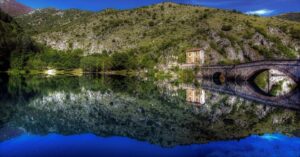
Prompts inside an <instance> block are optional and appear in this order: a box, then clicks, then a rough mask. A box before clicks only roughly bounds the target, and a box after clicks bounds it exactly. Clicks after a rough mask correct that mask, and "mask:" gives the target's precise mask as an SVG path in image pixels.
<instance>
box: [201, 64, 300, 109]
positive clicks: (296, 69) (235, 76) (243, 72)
mask: <svg viewBox="0 0 300 157" xmlns="http://www.w3.org/2000/svg"><path fill="white" fill-rule="evenodd" d="M200 69H201V70H200V71H199V73H198V77H199V78H203V80H202V87H203V88H204V89H207V90H211V91H216V92H222V93H227V94H231V95H236V96H239V97H242V98H245V99H249V100H252V101H256V102H260V103H263V104H269V105H275V106H283V107H289V108H295V109H300V91H299V83H300V61H299V60H298V61H297V60H289V61H288V60H285V61H257V62H252V63H245V64H239V65H232V66H202V67H201V68H200ZM270 69H274V70H278V71H280V72H282V73H284V74H285V75H287V76H289V77H290V78H292V79H293V80H294V81H295V82H296V83H297V87H296V89H295V90H294V91H293V92H291V93H289V94H287V95H284V96H278V97H272V96H269V95H266V94H264V93H262V92H260V91H259V90H257V88H256V87H255V86H253V84H252V83H251V79H252V78H254V77H255V76H257V75H258V74H259V73H261V72H262V71H265V70H270ZM220 76H222V77H224V79H225V80H226V81H225V83H224V84H222V83H220V82H216V80H215V79H216V77H217V78H218V79H219V77H220Z"/></svg>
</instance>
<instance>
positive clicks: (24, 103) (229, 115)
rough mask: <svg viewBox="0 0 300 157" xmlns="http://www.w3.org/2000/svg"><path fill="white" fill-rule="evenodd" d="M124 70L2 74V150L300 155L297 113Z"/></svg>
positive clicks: (83, 153) (54, 153) (20, 153)
mask: <svg viewBox="0 0 300 157" xmlns="http://www.w3.org/2000/svg"><path fill="white" fill-rule="evenodd" d="M191 86H192V85H187V84H180V83H178V82H177V83H176V82H174V83H169V82H163V81H153V80H151V79H148V80H142V79H138V78H133V77H122V76H110V77H108V76H105V77H104V76H82V77H74V76H55V77H46V76H10V77H8V76H7V75H4V74H2V76H1V77H0V96H1V97H0V156H1V157H2V156H16V157H20V156H21V157H22V156H28V157H32V156H43V157H44V156H149V157H153V156H175V157H188V156H192V157H199V156H213V157H215V156H216V157H218V156H220V157H223V156H255V157H257V156H258V157H259V156H261V157H266V156H274V157H275V156H285V157H289V156H291V157H294V156H295V157H299V156H300V121H299V120H300V114H299V113H300V112H298V111H296V110H292V109H287V108H282V107H272V106H267V105H263V104H258V103H255V102H251V101H249V100H245V99H243V98H241V97H237V96H233V95H226V94H221V93H217V92H214V91H209V90H204V89H201V87H196V88H194V87H193V88H191Z"/></svg>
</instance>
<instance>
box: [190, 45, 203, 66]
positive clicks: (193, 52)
mask: <svg viewBox="0 0 300 157" xmlns="http://www.w3.org/2000/svg"><path fill="white" fill-rule="evenodd" d="M186 63H187V64H200V65H203V64H204V50H202V49H200V48H197V49H190V50H188V51H186Z"/></svg>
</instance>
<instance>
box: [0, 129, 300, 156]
mask: <svg viewBox="0 0 300 157" xmlns="http://www.w3.org/2000/svg"><path fill="white" fill-rule="evenodd" d="M100 155H101V156H122V157H125V156H143V157H147V156H149V157H154V156H162V157H165V156H168V157H187V156H194V157H199V156H213V157H219V156H220V157H226V156H246V157H247V156H249V157H250V156H254V157H276V156H284V157H299V156H300V138H293V137H287V136H283V135H280V134H266V135H263V136H251V137H248V138H245V139H242V140H239V141H237V140H234V141H222V142H211V143H208V144H202V145H191V146H178V147H175V148H161V147H159V146H156V145H151V144H148V143H146V142H139V141H136V140H131V139H128V138H124V137H111V138H101V137H96V136H94V135H91V134H86V135H76V136H61V135H56V134H51V135H48V136H44V137H41V136H31V135H23V136H21V137H18V138H15V139H12V140H9V141H6V142H2V143H0V156H22V157H23V156H30V157H34V156H43V157H45V156H100Z"/></svg>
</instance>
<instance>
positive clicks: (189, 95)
mask: <svg viewBox="0 0 300 157" xmlns="http://www.w3.org/2000/svg"><path fill="white" fill-rule="evenodd" d="M186 101H187V102H191V103H196V104H198V105H203V104H205V91H204V90H201V89H187V90H186Z"/></svg>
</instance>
